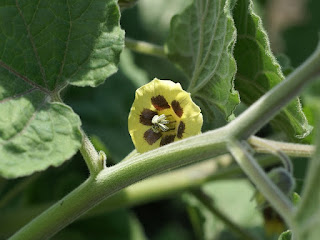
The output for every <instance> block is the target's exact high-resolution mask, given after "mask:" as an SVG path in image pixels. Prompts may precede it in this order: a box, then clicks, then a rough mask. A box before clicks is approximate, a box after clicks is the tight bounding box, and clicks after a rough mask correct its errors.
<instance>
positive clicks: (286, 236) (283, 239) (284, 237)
mask: <svg viewBox="0 0 320 240" xmlns="http://www.w3.org/2000/svg"><path fill="white" fill-rule="evenodd" d="M291 237H292V233H291V231H290V230H288V231H285V232H283V233H281V235H280V236H279V238H278V240H291Z"/></svg>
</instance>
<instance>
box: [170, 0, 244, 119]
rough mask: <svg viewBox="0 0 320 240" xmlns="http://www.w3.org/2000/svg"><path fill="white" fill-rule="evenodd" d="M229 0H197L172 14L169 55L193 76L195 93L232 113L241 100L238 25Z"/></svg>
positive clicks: (191, 89)
mask: <svg viewBox="0 0 320 240" xmlns="http://www.w3.org/2000/svg"><path fill="white" fill-rule="evenodd" d="M229 9H230V6H229V1H205V0H195V1H193V3H192V4H191V5H190V6H189V7H188V8H186V9H185V10H184V11H183V12H182V13H181V14H180V15H176V16H174V17H173V18H172V21H171V29H170V34H169V38H168V41H167V44H166V47H167V54H168V57H169V58H170V59H171V60H172V61H173V62H175V63H176V64H177V65H178V66H179V67H180V68H181V69H182V71H183V72H184V73H185V74H186V75H187V76H188V77H189V78H190V85H189V89H188V91H190V92H191V93H192V95H193V97H197V98H199V99H201V101H203V102H205V103H206V104H209V105H211V106H215V107H217V108H218V109H219V110H220V111H222V112H223V113H224V115H225V116H226V117H229V116H230V115H231V114H232V112H233V110H234V108H235V107H236V105H237V104H238V103H239V96H238V93H237V92H236V91H235V90H234V88H233V78H234V74H235V72H236V65H235V61H234V58H233V56H232V51H233V45H234V41H235V38H236V36H235V27H234V24H233V21H232V18H231V15H230V10H229Z"/></svg>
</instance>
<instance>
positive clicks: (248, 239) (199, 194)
mask: <svg viewBox="0 0 320 240" xmlns="http://www.w3.org/2000/svg"><path fill="white" fill-rule="evenodd" d="M192 194H193V195H194V196H195V197H196V198H197V199H198V200H199V201H200V202H201V203H202V204H203V205H204V206H205V207H206V208H207V209H208V210H209V211H210V212H211V213H212V214H214V215H215V216H217V217H218V218H219V219H220V220H221V221H222V222H223V223H224V224H225V225H226V226H227V227H228V228H229V229H230V230H231V231H233V232H234V233H235V234H237V235H238V236H239V237H240V238H241V239H245V240H255V238H254V237H253V236H252V235H251V234H250V233H248V232H247V231H245V230H244V229H242V228H241V227H240V226H238V225H237V224H236V223H234V222H233V221H232V220H231V219H230V218H229V217H228V216H226V215H225V214H224V213H223V212H222V211H220V209H219V208H217V207H216V206H215V204H214V202H213V200H212V199H211V198H210V197H209V196H208V195H206V194H205V193H204V192H203V191H201V190H194V191H192Z"/></svg>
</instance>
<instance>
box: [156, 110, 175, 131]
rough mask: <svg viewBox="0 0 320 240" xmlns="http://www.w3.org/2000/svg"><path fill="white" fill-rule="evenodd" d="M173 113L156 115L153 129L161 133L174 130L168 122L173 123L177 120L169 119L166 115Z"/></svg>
mask: <svg viewBox="0 0 320 240" xmlns="http://www.w3.org/2000/svg"><path fill="white" fill-rule="evenodd" d="M168 116H171V115H164V114H161V115H160V116H159V115H154V116H153V118H152V120H151V122H152V130H153V131H154V132H155V133H159V132H160V131H162V132H166V131H168V130H174V129H175V128H172V127H168V126H167V124H170V123H173V122H175V121H169V120H167V119H166V117H168Z"/></svg>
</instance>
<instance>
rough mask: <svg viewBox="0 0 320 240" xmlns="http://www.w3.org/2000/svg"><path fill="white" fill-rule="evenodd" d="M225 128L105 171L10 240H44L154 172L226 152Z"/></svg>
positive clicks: (169, 146) (143, 155)
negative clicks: (103, 201)
mask: <svg viewBox="0 0 320 240" xmlns="http://www.w3.org/2000/svg"><path fill="white" fill-rule="evenodd" d="M225 136H227V134H226V132H225V129H223V128H222V129H219V130H216V131H211V132H209V133H204V134H201V135H198V136H195V137H190V138H187V139H184V140H181V141H179V142H175V143H172V144H170V145H166V146H163V147H161V149H159V148H158V149H155V150H152V151H149V152H146V153H144V154H141V155H139V156H136V157H133V158H131V159H130V160H127V161H124V162H120V163H119V164H117V165H115V166H113V167H109V168H106V169H104V170H102V171H101V172H99V174H98V175H97V176H93V175H91V176H90V178H89V179H88V180H87V181H86V182H84V183H83V184H81V185H80V186H79V187H78V188H76V189H75V190H74V191H72V192H71V193H70V194H68V195H67V196H66V197H64V198H63V199H62V200H60V201H59V202H57V203H56V204H54V205H53V206H52V207H51V208H49V209H48V210H46V211H45V212H43V213H42V214H41V215H39V216H38V217H37V218H35V219H34V220H33V221H31V222H30V223H29V224H27V225H26V226H24V227H23V228H22V229H20V231H18V232H17V233H16V234H15V235H13V236H12V237H11V239H24V240H27V239H45V238H49V237H51V236H53V235H54V234H55V233H57V232H58V231H59V230H60V229H62V228H64V227H65V226H67V225H68V224H70V223H71V222H73V221H74V220H75V219H76V218H78V217H79V216H81V215H82V214H83V213H85V212H86V211H88V210H89V209H91V208H93V207H94V206H95V205H97V204H98V203H100V202H101V201H102V200H103V199H105V198H107V197H109V196H111V195H113V194H114V193H116V192H117V191H119V190H121V189H123V188H125V187H127V186H129V185H131V184H133V183H135V182H137V181H139V180H142V179H144V178H147V177H149V176H151V175H153V174H155V173H160V172H163V171H165V170H168V169H172V168H175V167H179V166H182V165H185V164H188V163H192V162H195V161H199V160H202V159H207V158H209V157H214V156H217V155H219V154H221V153H225V152H226V145H225V141H224V138H225Z"/></svg>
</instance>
